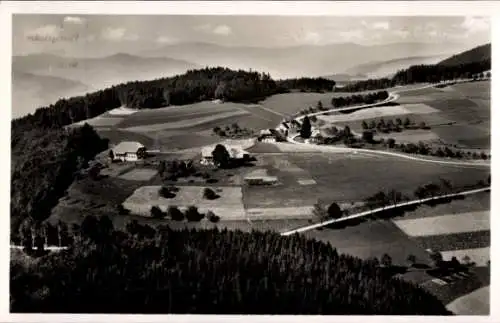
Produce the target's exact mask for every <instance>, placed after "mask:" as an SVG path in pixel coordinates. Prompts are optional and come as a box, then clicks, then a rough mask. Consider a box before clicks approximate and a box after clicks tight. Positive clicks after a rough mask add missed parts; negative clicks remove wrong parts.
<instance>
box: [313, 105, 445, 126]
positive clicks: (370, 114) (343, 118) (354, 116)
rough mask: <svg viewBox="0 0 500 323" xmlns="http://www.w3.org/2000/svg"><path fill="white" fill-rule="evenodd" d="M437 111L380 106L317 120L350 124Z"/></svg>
mask: <svg viewBox="0 0 500 323" xmlns="http://www.w3.org/2000/svg"><path fill="white" fill-rule="evenodd" d="M436 112H439V110H437V109H434V108H432V107H430V106H428V105H426V104H423V103H416V104H404V105H395V106H382V107H373V108H369V109H363V110H358V111H355V112H353V113H350V114H336V115H320V116H318V119H321V120H323V121H325V122H329V123H335V122H350V121H357V120H365V119H373V118H380V117H386V116H397V115H407V114H429V113H436Z"/></svg>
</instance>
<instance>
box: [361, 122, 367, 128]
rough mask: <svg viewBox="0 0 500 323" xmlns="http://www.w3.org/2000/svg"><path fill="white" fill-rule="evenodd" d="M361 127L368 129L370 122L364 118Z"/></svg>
mask: <svg viewBox="0 0 500 323" xmlns="http://www.w3.org/2000/svg"><path fill="white" fill-rule="evenodd" d="M361 128H363V130H366V129H368V123H367V122H366V121H365V120H363V122H361Z"/></svg>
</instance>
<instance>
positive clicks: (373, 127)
mask: <svg viewBox="0 0 500 323" xmlns="http://www.w3.org/2000/svg"><path fill="white" fill-rule="evenodd" d="M375 128H377V123H376V122H375V120H372V121H370V129H375Z"/></svg>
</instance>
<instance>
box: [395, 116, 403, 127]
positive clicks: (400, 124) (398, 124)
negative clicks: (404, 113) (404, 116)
mask: <svg viewBox="0 0 500 323" xmlns="http://www.w3.org/2000/svg"><path fill="white" fill-rule="evenodd" d="M396 125H397V126H400V127H401V126H402V125H403V120H401V118H396Z"/></svg>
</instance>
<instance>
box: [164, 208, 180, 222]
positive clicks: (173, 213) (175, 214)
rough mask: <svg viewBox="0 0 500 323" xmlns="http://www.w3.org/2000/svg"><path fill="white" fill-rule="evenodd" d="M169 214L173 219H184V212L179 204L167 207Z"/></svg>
mask: <svg viewBox="0 0 500 323" xmlns="http://www.w3.org/2000/svg"><path fill="white" fill-rule="evenodd" d="M167 216H168V217H169V218H170V219H171V220H173V221H182V220H184V214H183V213H182V211H181V210H179V208H178V207H177V206H174V205H170V206H169V207H168V209H167Z"/></svg>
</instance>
